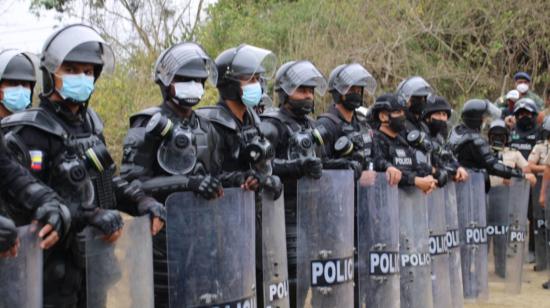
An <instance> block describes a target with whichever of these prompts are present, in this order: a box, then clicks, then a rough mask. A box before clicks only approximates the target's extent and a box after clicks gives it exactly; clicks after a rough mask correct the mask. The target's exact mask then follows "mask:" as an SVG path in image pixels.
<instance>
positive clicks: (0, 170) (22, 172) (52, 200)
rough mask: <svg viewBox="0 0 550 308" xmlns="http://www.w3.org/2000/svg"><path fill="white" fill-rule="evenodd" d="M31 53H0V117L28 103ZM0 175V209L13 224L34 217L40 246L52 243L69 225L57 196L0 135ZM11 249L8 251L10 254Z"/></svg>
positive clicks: (32, 74)
mask: <svg viewBox="0 0 550 308" xmlns="http://www.w3.org/2000/svg"><path fill="white" fill-rule="evenodd" d="M31 58H32V56H31V55H30V54H27V53H23V52H21V51H20V50H16V49H7V50H4V51H2V52H0V102H1V104H0V118H2V117H4V116H7V115H9V114H11V113H13V112H18V111H21V110H24V109H25V108H27V107H28V106H30V103H31V98H32V93H33V89H34V85H35V82H36V72H35V68H34V64H33V61H32V60H31ZM0 148H1V150H0V156H1V158H0V174H1V175H2V176H1V178H2V181H1V182H2V183H1V184H0V185H1V186H2V187H3V188H2V192H3V194H2V201H1V202H2V204H0V212H3V213H5V214H6V215H7V216H8V217H10V218H11V219H14V220H15V221H14V222H15V225H24V224H29V223H31V221H33V220H38V221H39V222H40V223H41V224H43V225H44V226H42V227H41V228H42V230H41V231H40V232H39V233H38V234H39V237H41V238H43V240H42V243H41V247H42V248H49V247H51V246H52V245H53V244H55V243H56V242H57V241H58V240H59V239H60V238H61V237H62V236H63V235H64V234H65V233H66V231H67V230H68V229H69V227H70V223H71V221H70V214H69V211H68V209H67V208H66V207H65V206H64V205H63V204H62V203H61V200H60V199H59V197H58V196H57V195H56V194H55V193H54V192H53V191H52V190H51V189H50V188H48V187H46V186H44V185H43V184H41V183H39V182H38V181H37V180H36V179H35V178H34V177H33V176H32V175H31V174H29V172H28V170H26V169H25V168H23V167H22V166H21V165H19V164H18V163H17V161H16V160H15V159H13V157H11V156H10V155H9V154H8V150H7V148H6V145H5V143H4V137H3V135H0ZM13 252H15V249H13V250H12V254H13Z"/></svg>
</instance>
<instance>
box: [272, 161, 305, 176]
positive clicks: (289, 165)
mask: <svg viewBox="0 0 550 308" xmlns="http://www.w3.org/2000/svg"><path fill="white" fill-rule="evenodd" d="M272 166H273V174H275V175H277V176H281V177H286V176H301V175H302V173H301V168H300V164H299V163H298V161H296V160H286V159H279V158H276V159H274V160H273V162H272Z"/></svg>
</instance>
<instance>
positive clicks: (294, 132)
mask: <svg viewBox="0 0 550 308" xmlns="http://www.w3.org/2000/svg"><path fill="white" fill-rule="evenodd" d="M262 120H263V121H262V123H261V129H262V132H263V133H264V134H265V136H266V138H267V139H268V140H269V142H270V143H271V144H272V146H273V147H274V149H275V158H274V159H273V174H275V175H277V176H279V177H280V178H281V180H282V182H283V185H284V187H285V192H284V198H285V229H286V245H287V259H288V267H289V269H288V271H289V278H290V280H291V281H290V283H291V294H292V293H293V292H294V287H293V285H294V284H295V279H296V248H297V246H296V245H297V238H296V236H297V233H296V232H297V231H296V224H297V220H296V219H297V218H296V217H297V209H296V202H297V196H296V189H297V180H298V179H299V178H301V177H302V176H304V175H306V172H305V171H304V170H303V169H304V167H307V166H303V165H302V161H300V159H303V158H306V157H307V158H316V157H317V155H318V153H317V152H318V150H319V149H318V148H317V147H316V145H315V141H314V140H313V137H312V129H313V120H312V119H311V118H309V117H307V116H303V117H297V116H294V115H293V114H292V113H291V112H289V111H288V110H287V109H286V108H280V109H276V110H269V111H267V112H265V113H264V114H263V115H262ZM319 163H320V161H319ZM319 173H320V172H319ZM319 176H320V174H319ZM294 298H295V297H294V296H291V299H294Z"/></svg>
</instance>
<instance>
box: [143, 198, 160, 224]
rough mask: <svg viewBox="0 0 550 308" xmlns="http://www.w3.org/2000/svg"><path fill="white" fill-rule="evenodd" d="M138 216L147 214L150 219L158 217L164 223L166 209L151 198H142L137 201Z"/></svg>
mask: <svg viewBox="0 0 550 308" xmlns="http://www.w3.org/2000/svg"><path fill="white" fill-rule="evenodd" d="M138 214H139V215H147V214H149V216H151V218H155V217H158V218H160V219H161V220H162V221H164V222H166V208H165V207H164V205H163V204H162V203H160V202H158V201H157V200H156V199H155V198H153V197H149V196H144V197H142V198H141V199H140V200H139V201H138Z"/></svg>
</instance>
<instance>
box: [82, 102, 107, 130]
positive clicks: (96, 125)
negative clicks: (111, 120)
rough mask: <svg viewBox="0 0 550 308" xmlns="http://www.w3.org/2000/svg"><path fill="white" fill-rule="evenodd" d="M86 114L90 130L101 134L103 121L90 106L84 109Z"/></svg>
mask: <svg viewBox="0 0 550 308" xmlns="http://www.w3.org/2000/svg"><path fill="white" fill-rule="evenodd" d="M86 116H87V117H88V121H90V124H91V125H92V130H93V131H94V134H95V135H101V134H103V128H104V126H103V121H102V120H101V118H100V117H99V115H98V114H97V113H96V112H95V111H94V110H93V109H92V108H90V107H88V109H87V110H86Z"/></svg>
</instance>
